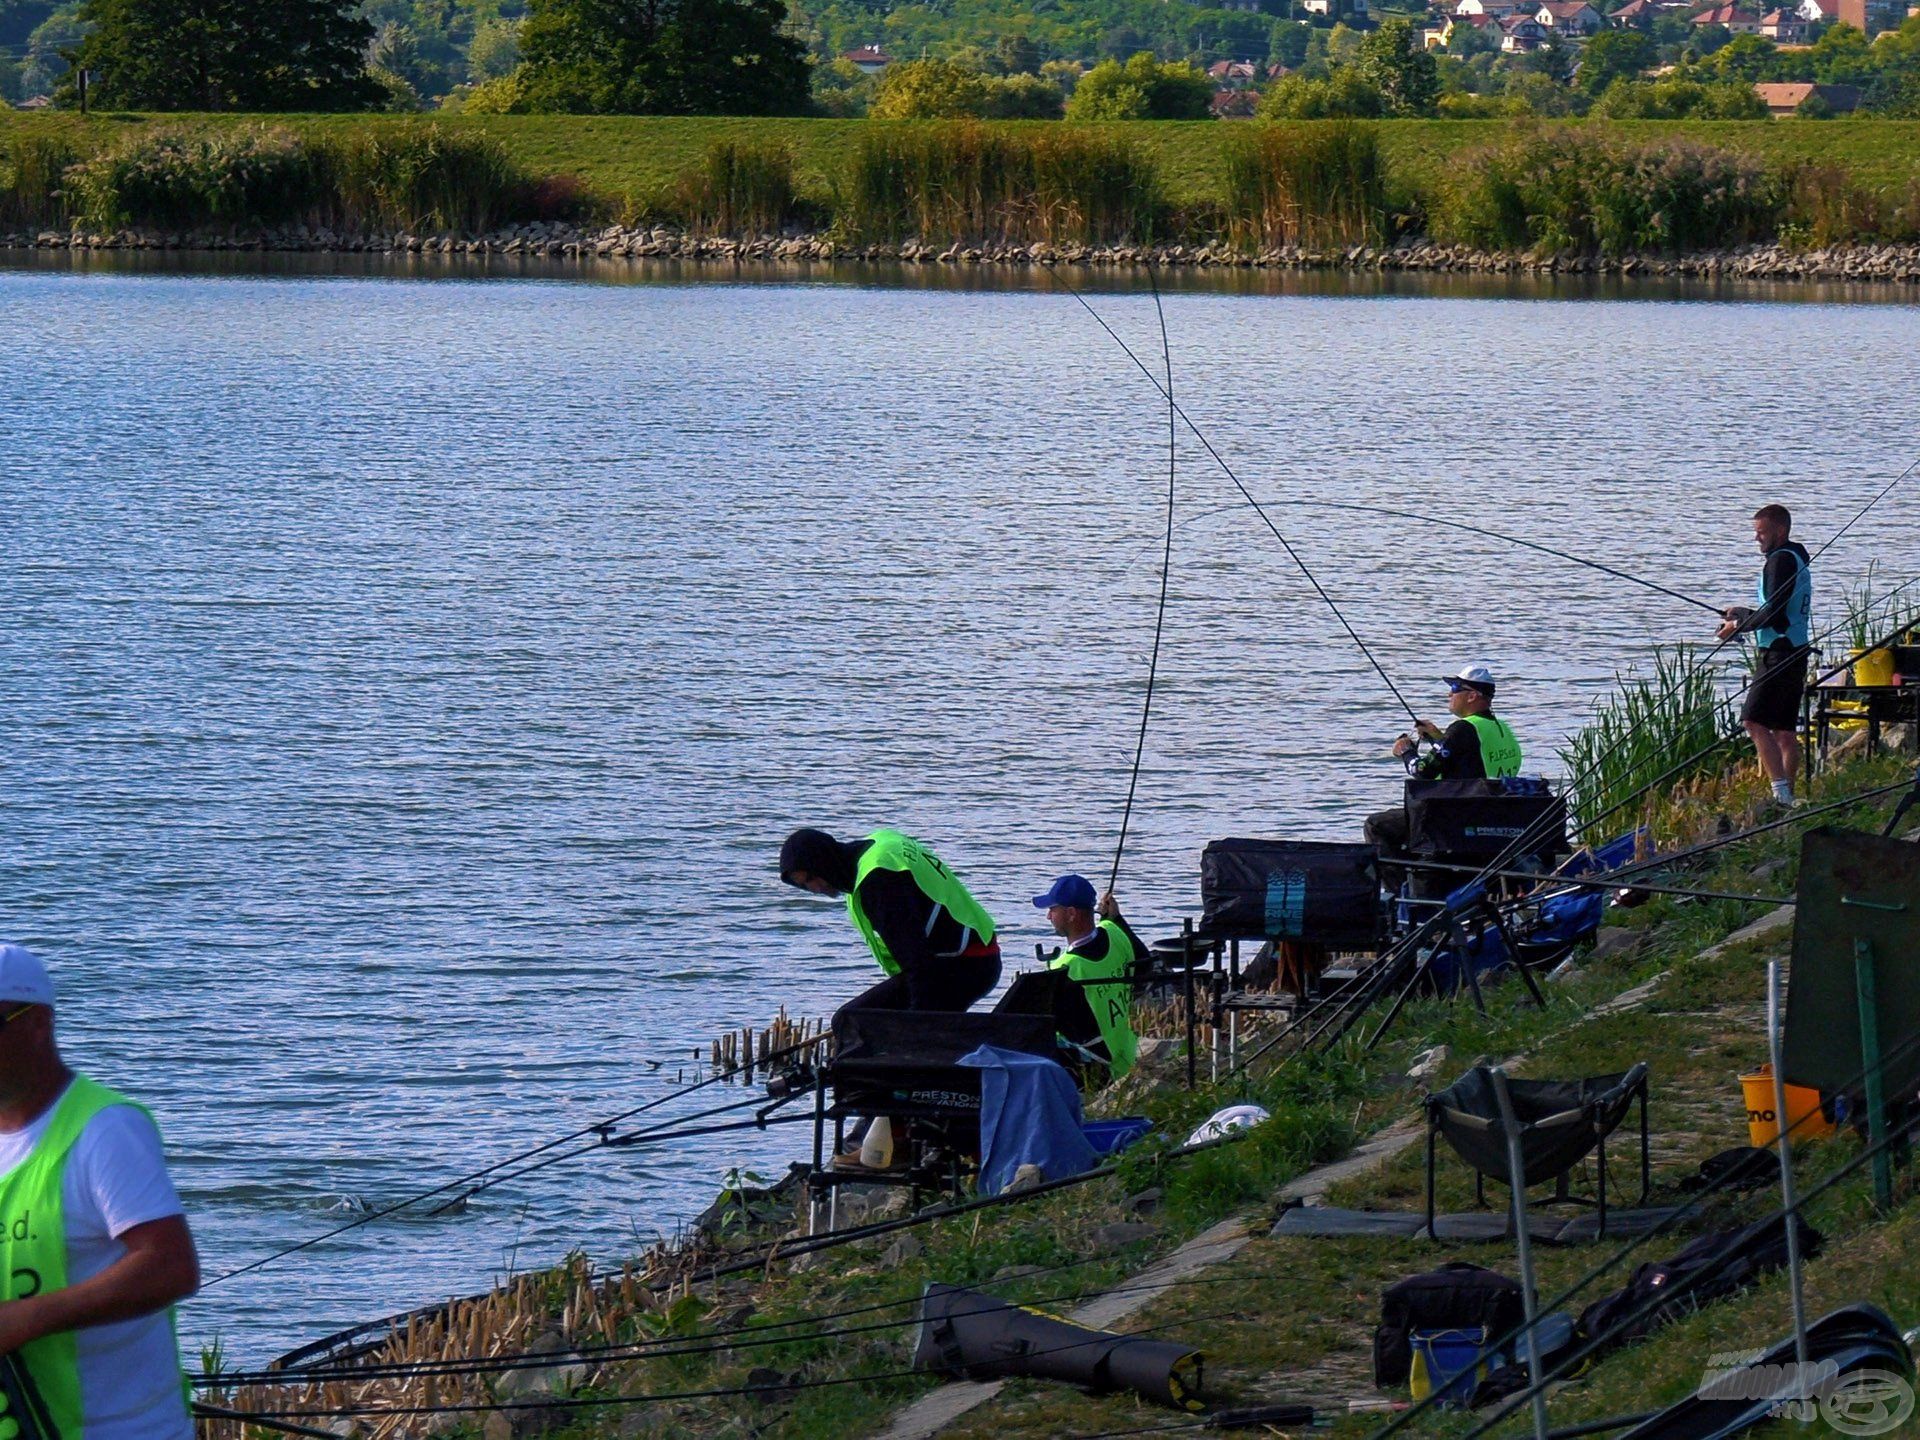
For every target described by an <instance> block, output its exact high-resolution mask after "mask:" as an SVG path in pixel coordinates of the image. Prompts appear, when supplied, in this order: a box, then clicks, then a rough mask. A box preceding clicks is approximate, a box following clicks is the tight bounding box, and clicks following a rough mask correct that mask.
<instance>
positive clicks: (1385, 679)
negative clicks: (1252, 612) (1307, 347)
mask: <svg viewBox="0 0 1920 1440" xmlns="http://www.w3.org/2000/svg"><path fill="white" fill-rule="evenodd" d="M1042 269H1043V271H1044V272H1045V274H1046V276H1047V278H1048V279H1049V280H1051V281H1052V282H1053V283H1054V284H1056V285H1058V286H1059V287H1060V288H1061V289H1063V290H1065V291H1066V292H1067V294H1069V295H1071V296H1072V297H1073V298H1074V299H1075V300H1076V301H1078V302H1079V305H1080V308H1081V309H1083V310H1085V311H1086V312H1087V314H1088V315H1090V316H1092V317H1093V322H1094V323H1095V324H1096V325H1098V326H1099V327H1100V328H1101V329H1102V330H1104V331H1106V332H1107V334H1108V335H1110V336H1112V338H1113V341H1114V343H1115V344H1116V345H1118V346H1119V347H1120V348H1121V349H1122V350H1124V351H1126V353H1127V357H1128V358H1129V359H1130V360H1132V361H1133V363H1134V364H1135V365H1137V366H1139V367H1140V371H1141V373H1142V374H1144V375H1145V376H1146V377H1147V380H1148V382H1149V383H1150V384H1152V385H1153V387H1154V388H1155V389H1156V390H1159V389H1160V382H1159V380H1158V379H1157V378H1156V377H1155V376H1154V374H1153V372H1152V371H1151V370H1149V369H1147V367H1146V365H1145V363H1144V362H1143V361H1142V360H1141V359H1140V357H1139V356H1138V355H1136V354H1134V352H1133V347H1132V346H1130V345H1128V344H1127V342H1126V341H1124V340H1122V339H1121V338H1120V336H1119V335H1118V334H1116V333H1115V331H1114V328H1113V327H1112V326H1111V325H1109V324H1108V323H1107V321H1106V318H1105V317H1104V316H1102V315H1101V314H1100V312H1099V311H1098V310H1096V309H1094V308H1093V306H1092V305H1091V304H1089V303H1088V302H1087V298H1086V296H1084V295H1082V294H1081V293H1080V291H1079V290H1078V289H1076V288H1075V287H1074V286H1073V285H1071V284H1069V283H1068V282H1067V281H1065V280H1063V279H1061V278H1060V276H1059V274H1058V272H1057V271H1056V269H1055V267H1054V265H1053V263H1052V262H1050V261H1049V262H1047V263H1045V264H1044V265H1043V266H1042ZM1161 393H1162V394H1163V395H1165V394H1167V392H1166V391H1165V390H1161ZM1167 404H1168V407H1169V408H1170V409H1171V410H1172V411H1173V413H1174V414H1176V415H1178V416H1180V418H1181V419H1183V420H1186V424H1187V429H1188V430H1190V431H1192V432H1193V436H1194V438H1195V439H1196V440H1198V441H1199V442H1200V444H1201V446H1202V447H1203V448H1204V449H1205V450H1206V452H1207V454H1209V455H1211V456H1212V457H1213V459H1214V461H1215V463H1216V464H1218V465H1219V466H1220V469H1221V471H1222V472H1223V473H1224V474H1225V475H1226V477H1227V479H1228V480H1230V481H1232V482H1233V486H1234V488H1235V489H1236V490H1238V491H1239V492H1240V495H1241V498H1242V499H1244V500H1245V501H1246V502H1247V504H1249V505H1250V506H1252V507H1253V513H1254V514H1256V515H1258V516H1259V517H1260V520H1261V523H1262V524H1264V525H1265V526H1266V527H1267V529H1268V530H1269V531H1271V532H1272V534H1273V538H1274V539H1276V540H1278V541H1279V542H1280V546H1281V548H1282V549H1284V550H1285V551H1286V552H1287V557H1288V558H1289V559H1290V560H1292V561H1293V563H1294V565H1295V566H1296V567H1297V568H1298V569H1299V571H1300V573H1301V574H1302V575H1303V576H1305V577H1306V581H1307V583H1308V584H1309V585H1311V586H1312V587H1313V590H1314V593H1315V594H1316V595H1318V596H1319V597H1320V599H1321V601H1322V602H1323V603H1324V604H1325V605H1326V607H1327V609H1328V610H1330V611H1332V612H1333V618H1334V619H1335V620H1338V621H1339V622H1340V628H1341V629H1342V630H1345V631H1346V632H1347V638H1348V639H1350V640H1352V641H1353V643H1354V644H1355V645H1356V646H1357V647H1358V648H1359V650H1360V653H1361V654H1362V655H1364V656H1366V659H1367V663H1368V664H1369V665H1371V666H1372V667H1373V669H1374V673H1375V674H1377V675H1378V676H1379V677H1380V680H1381V683H1382V684H1384V685H1385V686H1386V687H1387V689H1388V690H1390V691H1391V692H1392V693H1393V698H1394V699H1395V700H1397V701H1398V702H1399V704H1400V708H1401V709H1402V710H1404V711H1406V712H1407V718H1408V719H1409V720H1413V721H1416V722H1417V721H1418V720H1419V718H1420V717H1419V716H1418V715H1416V714H1415V713H1414V709H1413V706H1411V705H1409V704H1408V703H1407V697H1406V696H1405V695H1402V694H1401V693H1400V687H1399V686H1398V685H1396V684H1394V683H1393V677H1392V676H1390V675H1388V674H1387V671H1386V667H1385V666H1384V665H1382V664H1381V663H1380V660H1379V657H1378V656H1376V655H1375V654H1374V653H1373V650H1372V648H1371V647H1370V646H1368V644H1367V642H1366V641H1365V640H1362V639H1361V638H1360V632H1359V631H1357V630H1355V629H1354V628H1353V625H1352V624H1351V623H1350V622H1349V621H1348V619H1347V617H1346V612H1345V611H1343V610H1342V609H1341V608H1340V606H1339V604H1338V602H1336V601H1335V600H1334V598H1333V596H1331V595H1329V594H1328V593H1327V589H1326V587H1325V586H1324V585H1322V584H1321V583H1320V580H1319V577H1318V576H1316V575H1315V574H1314V573H1313V569H1312V567H1311V566H1309V565H1308V564H1307V562H1306V561H1305V560H1303V559H1301V558H1300V552H1299V551H1298V550H1296V549H1294V547H1293V542H1292V541H1291V540H1289V539H1287V537H1286V535H1285V533H1284V532H1283V531H1282V530H1281V529H1280V527H1279V526H1278V525H1276V524H1274V522H1273V517H1272V516H1271V515H1269V514H1267V511H1266V507H1265V506H1263V505H1262V504H1261V503H1260V501H1259V500H1258V499H1257V498H1255V496H1254V494H1253V492H1252V491H1251V490H1249V489H1247V487H1246V486H1245V485H1244V484H1242V483H1241V481H1240V477H1239V476H1238V475H1236V474H1235V473H1234V470H1233V467H1232V466H1231V465H1229V464H1227V462H1226V460H1225V459H1224V458H1223V457H1222V456H1221V454H1220V452H1219V451H1218V450H1216V449H1214V448H1213V443H1212V442H1211V441H1209V440H1208V439H1207V437H1206V436H1205V435H1204V434H1202V433H1201V431H1200V428H1199V427H1198V426H1197V425H1195V424H1194V423H1193V421H1192V420H1191V419H1188V418H1187V416H1186V415H1185V412H1183V411H1182V410H1181V409H1180V407H1179V405H1178V404H1176V403H1175V402H1174V399H1173V397H1172V396H1171V395H1167Z"/></svg>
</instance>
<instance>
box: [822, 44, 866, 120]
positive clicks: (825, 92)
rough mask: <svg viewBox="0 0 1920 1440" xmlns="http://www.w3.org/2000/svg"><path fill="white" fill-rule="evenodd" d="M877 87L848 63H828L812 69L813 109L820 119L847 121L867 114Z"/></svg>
mask: <svg viewBox="0 0 1920 1440" xmlns="http://www.w3.org/2000/svg"><path fill="white" fill-rule="evenodd" d="M878 88H879V86H878V85H877V84H876V83H875V81H874V78H873V76H871V75H869V74H867V72H866V71H864V70H862V69H861V68H860V67H859V66H858V65H856V64H854V63H853V62H852V61H851V60H847V59H844V58H841V59H834V60H829V61H828V62H827V63H826V64H824V65H816V66H814V67H813V82H812V89H813V105H814V109H816V110H817V111H819V113H820V114H822V115H831V116H833V117H835V118H837V119H841V120H848V119H852V118H854V117H857V116H860V115H864V114H866V113H867V110H868V109H869V107H871V106H872V104H873V95H874V91H875V90H877V89H878Z"/></svg>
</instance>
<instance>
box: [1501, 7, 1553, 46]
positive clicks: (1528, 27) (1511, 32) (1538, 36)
mask: <svg viewBox="0 0 1920 1440" xmlns="http://www.w3.org/2000/svg"><path fill="white" fill-rule="evenodd" d="M1552 38H1553V33H1552V32H1551V31H1550V30H1548V29H1547V27H1546V26H1544V25H1542V24H1541V23H1540V22H1539V21H1538V20H1536V19H1534V18H1533V17H1532V16H1531V15H1509V16H1508V17H1507V18H1506V19H1504V20H1502V21H1501V22H1500V49H1501V51H1502V52H1503V53H1505V54H1508V55H1527V54H1531V53H1532V52H1533V51H1535V50H1538V49H1539V48H1540V47H1541V46H1542V45H1545V44H1546V43H1547V42H1548V41H1549V40H1551V39H1552Z"/></svg>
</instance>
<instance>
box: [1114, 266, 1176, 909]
mask: <svg viewBox="0 0 1920 1440" xmlns="http://www.w3.org/2000/svg"><path fill="white" fill-rule="evenodd" d="M1147 283H1148V284H1149V285H1151V286H1152V287H1153V312H1154V314H1155V315H1156V316H1158V317H1159V320H1160V353H1161V355H1162V356H1163V357H1164V358H1165V360H1166V364H1167V388H1166V395H1167V538H1166V542H1165V546H1164V548H1163V550H1162V553H1161V556H1160V604H1159V607H1158V608H1157V609H1156V610H1155V612H1154V617H1153V653H1152V655H1151V656H1149V658H1148V660H1147V694H1146V698H1145V699H1143V700H1142V701H1141V702H1140V735H1139V738H1138V739H1136V740H1135V741H1134V746H1133V773H1132V774H1131V775H1130V776H1129V777H1128V779H1127V803H1126V805H1125V807H1124V808H1123V809H1122V810H1121V811H1120V838H1119V840H1118V841H1116V842H1115V844H1114V847H1113V870H1112V872H1111V873H1110V874H1109V875H1108V876H1107V893H1108V894H1112V893H1113V890H1114V887H1115V886H1117V885H1118V884H1119V883H1120V856H1121V855H1122V854H1123V853H1124V852H1125V850H1126V848H1127V824H1128V822H1129V821H1131V820H1132V819H1133V796H1134V792H1135V790H1137V789H1138V788H1139V785H1140V763H1141V760H1142V759H1143V758H1144V757H1145V755H1146V753H1147V718H1148V717H1149V716H1150V715H1152V713H1153V683H1154V679H1155V677H1156V676H1158V675H1159V673H1160V637H1161V635H1162V633H1163V632H1164V631H1165V630H1166V625H1167V582H1168V579H1169V577H1170V576H1171V575H1172V573H1173V481H1174V470H1175V467H1176V464H1177V461H1178V458H1179V456H1178V448H1177V446H1176V444H1175V442H1176V441H1177V440H1178V438H1179V431H1178V430H1176V429H1175V428H1174V423H1173V348H1172V346H1171V345H1169V344H1168V342H1167V311H1166V307H1165V306H1164V305H1163V304H1161V301H1160V282H1159V281H1158V280H1156V279H1155V278H1154V273H1153V262H1152V261H1151V260H1149V261H1148V262H1147Z"/></svg>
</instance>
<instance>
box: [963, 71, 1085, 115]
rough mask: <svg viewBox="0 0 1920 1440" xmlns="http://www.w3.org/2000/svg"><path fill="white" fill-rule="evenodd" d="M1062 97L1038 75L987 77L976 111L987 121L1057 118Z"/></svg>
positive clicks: (1064, 99) (1055, 86) (1063, 103)
mask: <svg viewBox="0 0 1920 1440" xmlns="http://www.w3.org/2000/svg"><path fill="white" fill-rule="evenodd" d="M1065 101H1066V97H1065V96H1064V95H1063V94H1062V93H1061V90H1060V87H1059V86H1058V85H1056V84H1054V83H1053V81H1051V80H1043V79H1041V78H1040V77H1039V76H1038V75H1007V76H1002V77H997V78H996V77H989V78H988V80H987V91H986V97H985V103H984V105H983V106H982V107H981V110H980V113H981V115H983V116H984V117H985V118H986V119H988V120H1058V119H1059V118H1060V116H1061V113H1062V111H1063V110H1064V108H1065Z"/></svg>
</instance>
